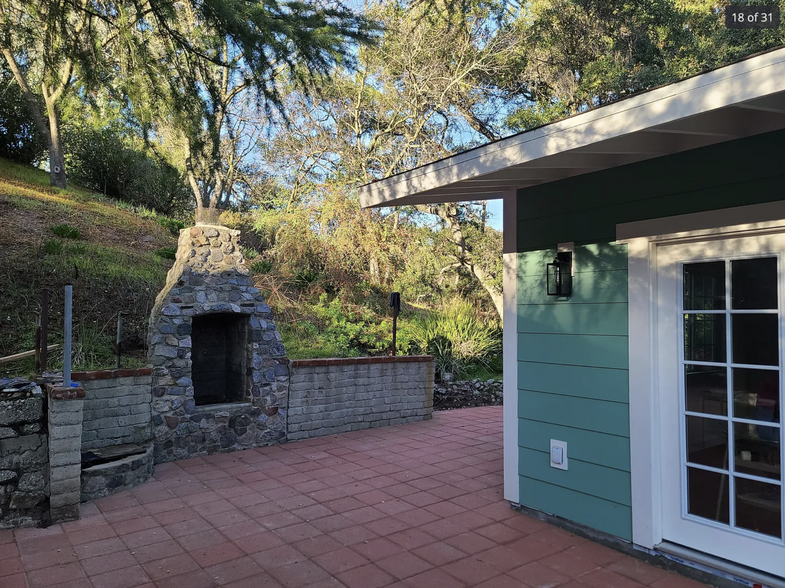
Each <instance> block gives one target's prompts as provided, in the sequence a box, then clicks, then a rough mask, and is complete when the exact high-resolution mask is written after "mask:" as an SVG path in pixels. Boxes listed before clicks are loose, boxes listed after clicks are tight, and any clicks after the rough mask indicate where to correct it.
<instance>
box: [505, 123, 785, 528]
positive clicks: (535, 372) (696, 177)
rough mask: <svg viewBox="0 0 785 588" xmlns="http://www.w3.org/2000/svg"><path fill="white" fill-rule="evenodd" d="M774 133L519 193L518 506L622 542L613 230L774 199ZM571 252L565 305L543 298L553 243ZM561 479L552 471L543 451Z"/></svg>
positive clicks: (621, 250) (624, 327)
mask: <svg viewBox="0 0 785 588" xmlns="http://www.w3.org/2000/svg"><path fill="white" fill-rule="evenodd" d="M783 141H785V131H777V132H773V133H768V134H765V135H760V136H757V137H751V138H748V139H740V140H737V141H731V142H727V143H723V144H720V145H715V146H712V147H707V148H704V149H696V150H692V151H686V152H683V153H680V154H676V155H671V156H666V157H660V158H656V159H652V160H649V161H644V162H640V163H636V164H631V165H626V166H621V167H617V168H613V169H609V170H605V171H600V172H595V173H590V174H585V175H581V176H576V177H573V178H568V179H566V180H561V181H558V182H552V183H546V184H543V185H541V186H536V187H532V188H528V189H526V190H522V191H520V192H519V203H518V207H517V210H518V223H517V242H518V252H519V253H518V279H517V290H518V292H517V298H518V320H517V327H518V329H517V331H518V349H517V353H518V388H519V402H518V407H519V410H518V416H519V421H518V422H519V430H518V445H519V448H520V450H519V475H520V502H521V504H524V505H526V506H529V507H532V508H535V509H538V510H541V511H544V512H547V513H550V514H554V515H557V516H560V517H563V518H566V519H569V520H572V521H575V522H577V523H580V524H583V525H586V526H588V527H591V528H594V529H598V530H600V531H604V532H606V533H610V534H612V535H616V536H618V537H622V538H624V539H628V540H629V539H631V536H632V530H631V524H632V523H631V509H630V504H631V502H630V476H629V471H630V446H629V409H628V400H629V389H628V388H629V380H628V372H627V370H628V365H629V360H628V324H627V251H626V247H625V246H623V245H617V244H616V243H615V237H616V225H617V224H619V223H626V222H632V221H638V220H645V219H652V218H660V217H665V216H673V215H679V214H688V213H693V212H701V211H706V210H713V209H718V208H729V207H734V206H744V205H748V204H756V203H763V202H771V201H775V200H781V199H782V196H781V186H782V184H783V180H785V176H784V175H783V173H782V166H781V162H780V158H781V152H782V151H781V145H782V144H783ZM564 242H574V243H576V248H575V256H574V263H573V265H574V268H573V269H574V278H573V291H572V296H570V298H569V299H559V298H554V297H550V296H547V295H546V283H545V264H546V263H549V262H550V261H551V260H553V258H554V256H555V255H556V244H557V243H564ZM550 439H558V440H561V441H566V442H567V456H568V459H569V469H568V470H567V471H563V470H557V469H555V468H551V467H550V465H549V456H548V453H549V440H550Z"/></svg>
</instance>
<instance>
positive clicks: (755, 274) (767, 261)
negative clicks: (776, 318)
mask: <svg viewBox="0 0 785 588" xmlns="http://www.w3.org/2000/svg"><path fill="white" fill-rule="evenodd" d="M731 306H732V308H734V309H735V308H738V309H755V310H759V309H762V308H777V258H776V257H762V258H758V259H740V260H737V261H732V262H731Z"/></svg>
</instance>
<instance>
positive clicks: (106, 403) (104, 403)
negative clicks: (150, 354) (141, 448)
mask: <svg viewBox="0 0 785 588" xmlns="http://www.w3.org/2000/svg"><path fill="white" fill-rule="evenodd" d="M72 379H73V380H74V381H75V382H79V383H80V384H81V385H82V387H83V388H84V391H85V399H84V417H83V421H82V449H83V450H89V449H101V448H104V447H109V446H111V445H124V444H126V443H147V442H149V441H150V440H151V439H152V436H153V433H152V408H151V405H152V393H151V386H152V370H151V369H150V368H140V369H128V370H102V371H97V372H74V373H73V375H72Z"/></svg>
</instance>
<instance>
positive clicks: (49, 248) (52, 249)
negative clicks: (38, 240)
mask: <svg viewBox="0 0 785 588" xmlns="http://www.w3.org/2000/svg"><path fill="white" fill-rule="evenodd" d="M62 252H63V242H62V241H58V240H57V239H45V240H44V253H45V254H47V255H60V254H61V253H62Z"/></svg>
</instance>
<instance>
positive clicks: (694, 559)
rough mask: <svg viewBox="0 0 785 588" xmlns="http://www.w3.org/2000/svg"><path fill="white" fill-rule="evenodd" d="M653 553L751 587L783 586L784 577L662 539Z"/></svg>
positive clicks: (772, 587)
mask: <svg viewBox="0 0 785 588" xmlns="http://www.w3.org/2000/svg"><path fill="white" fill-rule="evenodd" d="M653 551H654V553H657V554H659V555H662V556H663V557H667V558H668V559H670V560H673V561H675V562H677V563H680V564H683V565H686V566H689V567H692V568H696V569H699V570H702V571H704V572H708V573H710V574H715V575H718V576H720V577H723V578H726V579H728V580H731V581H734V582H738V583H739V584H743V585H745V586H750V587H751V588H785V578H782V577H780V576H773V575H771V574H767V573H766V572H761V571H760V570H755V569H753V568H748V567H746V566H742V565H739V564H737V563H733V562H730V561H728V560H725V559H722V558H719V557H713V556H711V555H708V554H706V553H703V552H702V551H696V550H694V549H689V548H687V547H683V546H681V545H677V544H675V543H670V542H668V541H663V542H662V543H660V544H659V545H657V546H655V548H654V550H653Z"/></svg>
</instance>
